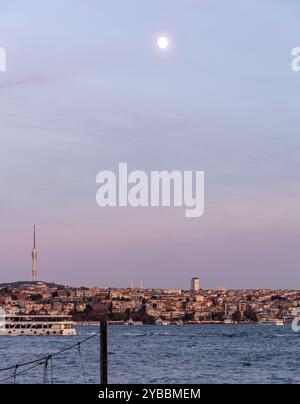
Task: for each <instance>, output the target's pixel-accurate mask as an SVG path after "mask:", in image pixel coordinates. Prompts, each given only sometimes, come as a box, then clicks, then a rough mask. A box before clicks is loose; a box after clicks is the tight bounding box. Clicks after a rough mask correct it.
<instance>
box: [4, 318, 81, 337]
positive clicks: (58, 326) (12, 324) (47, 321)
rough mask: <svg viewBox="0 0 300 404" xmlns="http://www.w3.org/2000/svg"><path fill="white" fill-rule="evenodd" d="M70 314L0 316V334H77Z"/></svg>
mask: <svg viewBox="0 0 300 404" xmlns="http://www.w3.org/2000/svg"><path fill="white" fill-rule="evenodd" d="M71 319H72V317H71V316H29V315H23V316H9V315H6V316H4V317H2V318H1V325H0V336H72V335H77V332H76V329H75V327H74V326H75V323H74V322H73V321H72V320H71Z"/></svg>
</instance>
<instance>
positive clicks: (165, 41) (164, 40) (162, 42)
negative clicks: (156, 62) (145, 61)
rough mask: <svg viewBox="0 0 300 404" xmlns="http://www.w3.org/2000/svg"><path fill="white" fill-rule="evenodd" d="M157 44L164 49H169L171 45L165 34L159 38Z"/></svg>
mask: <svg viewBox="0 0 300 404" xmlns="http://www.w3.org/2000/svg"><path fill="white" fill-rule="evenodd" d="M157 45H158V47H159V49H163V50H165V49H167V48H168V47H169V40H168V38H166V37H165V36H161V37H160V38H158V40H157Z"/></svg>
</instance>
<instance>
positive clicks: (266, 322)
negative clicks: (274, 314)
mask: <svg viewBox="0 0 300 404" xmlns="http://www.w3.org/2000/svg"><path fill="white" fill-rule="evenodd" d="M258 324H259V325H277V326H278V327H281V326H283V325H284V321H283V320H261V321H259V322H258Z"/></svg>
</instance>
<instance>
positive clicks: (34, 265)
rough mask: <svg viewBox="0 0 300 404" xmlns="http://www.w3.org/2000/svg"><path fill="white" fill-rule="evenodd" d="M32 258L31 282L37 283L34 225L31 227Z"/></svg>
mask: <svg viewBox="0 0 300 404" xmlns="http://www.w3.org/2000/svg"><path fill="white" fill-rule="evenodd" d="M31 258H32V281H33V282H36V281H37V248H36V240H35V225H34V226H33V248H32V253H31Z"/></svg>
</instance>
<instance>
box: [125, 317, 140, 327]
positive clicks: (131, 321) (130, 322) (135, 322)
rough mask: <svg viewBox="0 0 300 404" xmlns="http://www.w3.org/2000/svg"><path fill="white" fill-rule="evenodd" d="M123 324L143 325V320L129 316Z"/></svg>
mask: <svg viewBox="0 0 300 404" xmlns="http://www.w3.org/2000/svg"><path fill="white" fill-rule="evenodd" d="M124 325H138V326H141V325H143V322H142V321H133V320H132V318H130V319H129V320H128V321H126V322H125V323H124Z"/></svg>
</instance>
